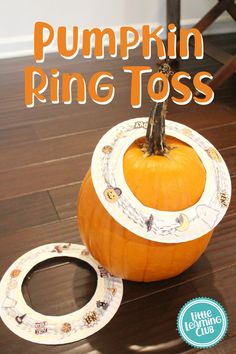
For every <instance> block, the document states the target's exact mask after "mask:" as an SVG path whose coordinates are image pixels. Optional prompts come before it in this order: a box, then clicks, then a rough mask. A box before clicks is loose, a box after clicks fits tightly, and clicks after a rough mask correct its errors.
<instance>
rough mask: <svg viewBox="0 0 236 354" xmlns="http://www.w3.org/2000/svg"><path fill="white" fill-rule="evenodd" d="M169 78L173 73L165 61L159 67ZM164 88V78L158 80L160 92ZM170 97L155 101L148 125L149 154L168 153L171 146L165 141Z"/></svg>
mask: <svg viewBox="0 0 236 354" xmlns="http://www.w3.org/2000/svg"><path fill="white" fill-rule="evenodd" d="M159 72H162V73H163V74H164V75H165V76H166V77H167V78H169V76H170V75H171V74H172V72H171V68H170V65H169V64H167V63H163V64H161V65H160V67H159ZM162 88H163V82H162V80H159V81H158V92H161V90H162ZM167 103H168V99H166V100H165V101H164V102H155V103H154V106H153V108H152V110H151V112H150V116H149V120H148V127H147V133H146V139H147V154H148V155H149V156H150V155H166V153H167V152H168V151H169V150H170V147H169V146H168V145H167V144H166V142H165V118H166V113H167Z"/></svg>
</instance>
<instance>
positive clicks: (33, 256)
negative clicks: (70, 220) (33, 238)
mask: <svg viewBox="0 0 236 354" xmlns="http://www.w3.org/2000/svg"><path fill="white" fill-rule="evenodd" d="M55 257H72V258H76V259H81V260H83V261H85V262H87V263H89V264H90V265H91V266H92V268H93V269H94V270H95V272H96V274H97V288H96V291H95V293H94V295H93V297H92V298H91V300H90V301H89V302H88V303H87V304H86V305H85V306H84V307H82V308H81V309H79V310H77V311H74V312H72V313H70V314H67V315H63V316H47V315H43V314H40V313H38V312H36V311H34V310H33V309H32V308H31V307H29V306H28V305H27V304H26V302H25V300H24V298H23V295H22V283H23V281H24V278H25V277H26V275H27V274H28V273H29V271H30V270H31V269H32V268H33V267H34V266H35V265H36V264H38V263H41V262H43V261H45V260H48V259H51V258H55ZM122 295H123V283H122V280H121V279H120V278H117V277H114V276H113V275H112V274H110V273H109V272H108V271H107V270H106V269H104V268H103V267H102V266H100V265H99V264H98V263H97V262H96V261H95V260H94V259H93V257H92V256H91V255H90V253H89V252H88V251H87V249H86V248H85V246H83V245H77V244H66V243H60V244H54V243H53V244H48V245H43V246H40V247H37V248H34V249H33V250H31V251H29V252H27V253H25V254H24V255H23V256H21V257H20V258H18V259H17V260H16V261H15V262H14V263H13V264H12V265H11V266H10V268H9V269H8V270H7V271H6V273H5V274H4V276H3V278H2V280H1V282H0V315H1V318H2V320H3V322H4V323H5V324H6V326H7V327H8V328H9V329H10V330H11V331H12V332H14V333H15V334H17V335H18V336H19V337H22V338H24V339H26V340H28V341H31V342H34V343H40V344H64V343H71V342H75V341H78V340H80V339H83V338H86V337H88V336H90V335H91V334H93V333H95V332H97V331H99V330H100V329H101V328H103V327H104V326H105V325H106V324H107V323H108V322H109V321H110V320H111V319H112V317H113V316H114V315H115V313H116V312H117V310H118V308H119V306H120V303H121V300H122ZM45 300H46V295H45Z"/></svg>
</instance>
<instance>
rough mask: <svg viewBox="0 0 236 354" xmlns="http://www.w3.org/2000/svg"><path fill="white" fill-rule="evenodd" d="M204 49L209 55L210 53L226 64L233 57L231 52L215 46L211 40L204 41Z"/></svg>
mask: <svg viewBox="0 0 236 354" xmlns="http://www.w3.org/2000/svg"><path fill="white" fill-rule="evenodd" d="M204 50H205V53H206V54H207V55H210V56H211V57H213V58H214V59H216V60H217V61H219V62H220V63H221V64H225V63H226V62H227V61H228V60H229V59H231V57H232V56H231V55H230V54H229V53H227V52H226V51H224V50H222V49H221V48H219V47H218V46H215V45H214V44H212V43H211V42H210V41H209V40H205V41H204Z"/></svg>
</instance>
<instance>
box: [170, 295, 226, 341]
mask: <svg viewBox="0 0 236 354" xmlns="http://www.w3.org/2000/svg"><path fill="white" fill-rule="evenodd" d="M177 328H178V331H179V334H180V336H181V337H182V339H183V340H184V341H185V342H186V343H187V344H189V345H191V346H192V347H194V348H209V347H213V346H214V345H216V344H217V343H219V342H220V341H221V340H222V339H223V338H224V336H225V334H226V332H227V328H228V316H227V313H226V311H225V309H224V308H223V306H222V305H221V304H219V303H218V302H217V301H215V300H213V299H210V298H206V297H199V298H195V299H192V300H190V301H189V302H187V303H186V304H185V305H184V306H183V307H182V308H181V310H180V311H179V314H178V319H177Z"/></svg>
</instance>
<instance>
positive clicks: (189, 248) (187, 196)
mask: <svg viewBox="0 0 236 354" xmlns="http://www.w3.org/2000/svg"><path fill="white" fill-rule="evenodd" d="M165 110H166V107H165V105H163V106H162V111H160V107H159V106H158V104H156V105H155V108H154V110H153V111H152V112H151V116H150V120H149V123H150V122H151V121H152V122H153V120H152V119H154V124H159V128H158V129H156V130H155V129H150V124H149V127H148V130H147V142H148V144H149V145H148V149H146V151H144V150H145V149H144V148H143V147H145V139H139V140H138V141H135V142H134V143H133V144H132V145H131V146H130V147H129V148H128V150H127V151H126V153H125V155H124V159H123V170H124V177H125V180H126V183H127V184H128V186H129V188H130V189H131V191H132V192H133V194H134V195H135V197H136V198H137V199H138V200H139V201H140V202H141V203H142V204H143V205H145V206H148V207H151V208H154V209H158V210H165V211H179V210H183V209H186V208H188V207H190V206H192V205H194V204H195V203H196V202H197V201H198V200H199V199H200V197H201V195H202V193H203V191H204V187H205V182H206V172H205V169H204V166H203V164H202V162H201V160H200V158H199V157H198V155H197V153H196V152H195V150H194V149H193V148H192V147H190V146H189V145H187V144H185V143H184V142H182V141H180V140H178V139H176V138H173V137H166V138H165V140H164V134H163V129H160V127H161V126H162V128H163V117H164V115H165ZM160 112H161V114H160ZM160 122H161V125H160ZM150 132H152V133H153V132H154V133H155V134H157V133H158V136H153V135H152V136H151V135H150V136H149V135H148V134H149V133H150ZM153 139H154V140H153ZM147 150H148V151H149V155H150V156H147ZM78 222H79V229H80V235H81V238H82V240H83V242H84V243H85V244H86V246H87V247H88V249H89V251H90V252H91V254H92V256H93V257H94V258H95V259H96V260H97V261H98V262H99V263H100V264H102V266H104V267H105V268H106V269H108V270H109V271H110V272H111V273H113V274H114V275H116V276H120V277H122V278H124V279H129V280H134V281H145V282H149V281H154V280H161V279H167V278H171V277H174V276H176V275H178V274H180V273H182V272H183V271H184V270H186V269H187V268H189V267H190V266H191V265H192V264H193V263H194V262H196V260H197V259H198V258H199V257H200V256H201V254H202V253H203V252H204V250H205V248H206V247H207V244H208V242H209V240H210V238H211V236H212V232H213V230H212V231H211V232H209V233H207V234H206V235H204V236H202V237H200V238H197V239H194V240H192V241H188V242H182V243H175V244H170V243H160V242H155V241H150V240H147V239H145V238H142V237H140V236H137V235H136V234H134V233H132V232H131V231H129V230H128V229H126V228H124V227H123V226H122V225H121V224H119V223H118V222H117V221H116V220H115V219H114V218H113V217H112V216H111V215H110V214H109V213H108V212H107V211H106V210H105V208H104V207H103V205H102V203H101V202H100V200H99V198H98V196H97V194H96V191H95V189H94V186H93V182H92V178H91V173H90V170H89V171H88V173H87V175H86V176H85V179H84V181H83V184H82V186H81V190H80V195H79V200H78Z"/></svg>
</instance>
